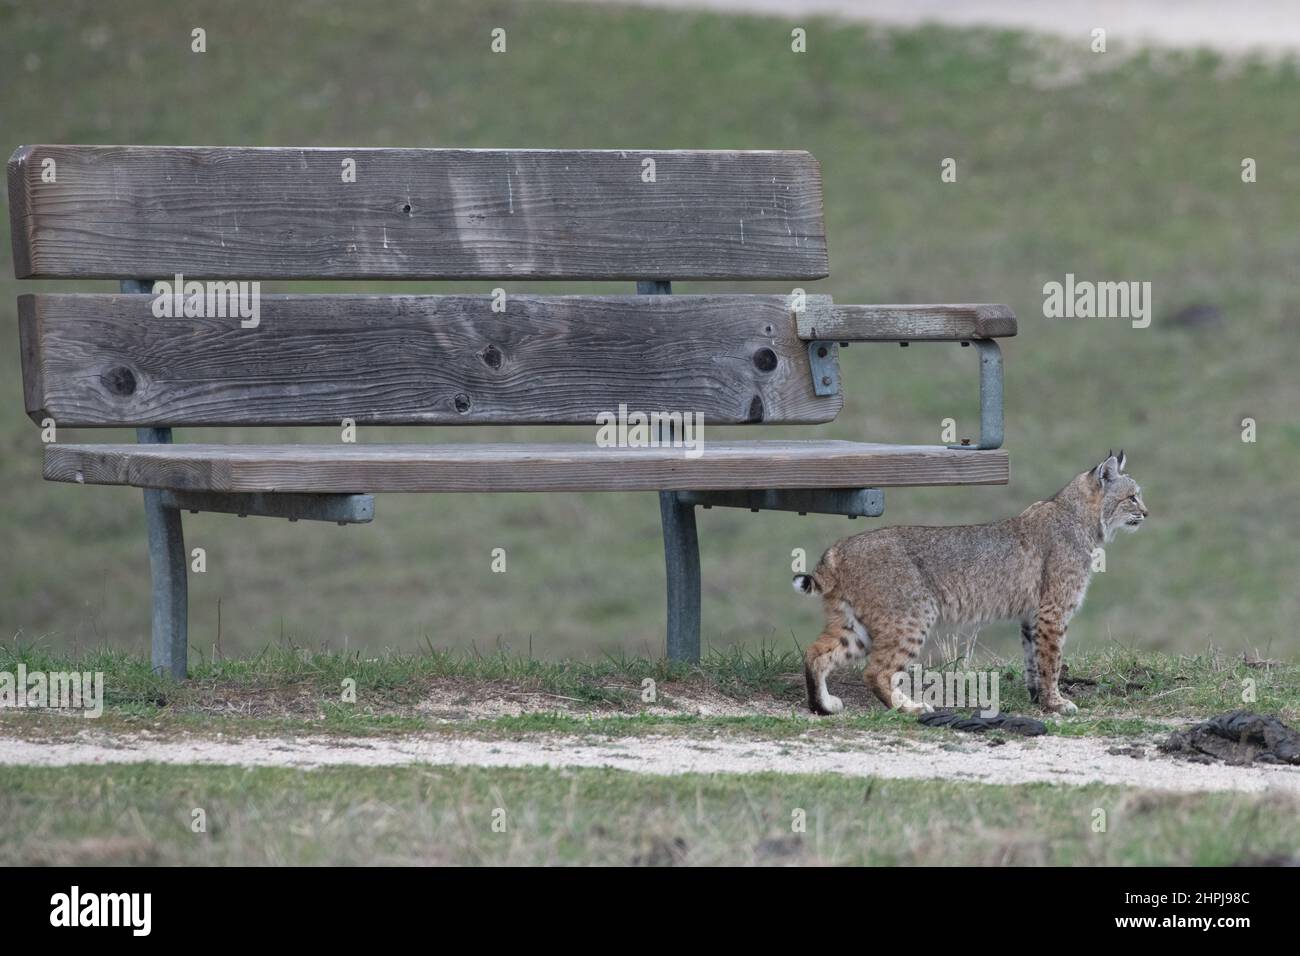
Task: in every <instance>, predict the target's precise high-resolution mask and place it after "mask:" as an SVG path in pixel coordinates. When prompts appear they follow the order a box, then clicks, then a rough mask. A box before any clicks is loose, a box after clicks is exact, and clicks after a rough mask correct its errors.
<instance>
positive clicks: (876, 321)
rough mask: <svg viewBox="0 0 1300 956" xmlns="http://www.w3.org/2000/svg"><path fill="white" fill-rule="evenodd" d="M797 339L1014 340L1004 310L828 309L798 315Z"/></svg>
mask: <svg viewBox="0 0 1300 956" xmlns="http://www.w3.org/2000/svg"><path fill="white" fill-rule="evenodd" d="M798 323H799V338H801V339H805V340H807V341H814V340H816V341H823V342H831V341H834V342H927V341H928V342H968V341H971V340H974V339H998V338H1006V337H1008V336H1012V335H1015V334H1016V315H1015V313H1014V312H1012V311H1011V307H1010V306H1006V305H832V306H830V308H827V309H807V310H805V311H803V312H800V313H798Z"/></svg>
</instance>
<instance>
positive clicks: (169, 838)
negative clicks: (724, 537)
mask: <svg viewBox="0 0 1300 956" xmlns="http://www.w3.org/2000/svg"><path fill="white" fill-rule="evenodd" d="M196 810H202V811H203V817H202V819H203V824H204V827H205V829H204V830H203V831H202V832H195V830H194V821H195V820H196V819H198V818H197V817H196V814H195V811H196ZM1098 810H1100V811H1103V812H1104V819H1105V832H1094V829H1093V826H1094V821H1096V820H1099V819H1101V817H1100V816H1099V815H1098V813H1097V811H1098ZM1298 810H1300V801H1297V800H1296V798H1294V797H1291V796H1281V795H1275V796H1258V795H1251V796H1244V795H1222V794H1206V795H1197V796H1190V795H1174V794H1166V795H1161V794H1145V793H1134V792H1132V791H1128V790H1125V789H1123V788H1114V787H1100V786H1092V787H1081V788H1072V789H1067V790H1065V791H1061V790H1058V789H1056V788H1053V787H1050V786H1045V785H1027V786H1016V787H1009V786H982V787H969V786H967V785H963V784H961V783H958V782H936V781H925V782H917V781H884V780H865V781H864V780H847V779H843V778H839V777H831V776H815V775H809V776H797V777H790V776H781V775H779V774H761V775H753V776H744V777H736V776H730V777H717V776H700V775H683V776H676V777H651V776H639V775H635V776H634V775H630V774H624V773H619V772H616V771H608V770H580V771H559V770H545V769H529V770H517V769H495V770H491V771H488V770H482V769H473V768H472V769H457V770H452V769H415V768H411V769H379V768H365V769H361V768H333V769H321V770H313V771H294V770H280V769H266V768H262V769H255V770H243V769H235V768H229V767H172V766H158V765H136V766H121V767H75V768H69V769H61V770H50V769H40V768H33V769H29V770H26V771H25V772H24V773H23V774H21V775H19V774H5V775H0V830H2V831H3V832H4V833H6V834H7V835H8V836H7V838H6V839H5V840H4V841H3V842H2V843H0V865H5V866H13V865H31V864H64V865H87V864H124V863H125V864H141V863H152V864H171V865H209V864H234V863H237V864H242V865H262V864H275V865H280V864H426V863H427V864H439V863H441V864H447V863H454V864H508V865H537V864H548V865H550V864H575V863H581V864H606V865H633V866H654V865H677V864H686V865H723V864H777V865H782V864H792V863H797V864H931V865H963V864H965V865H973V864H1023V865H1033V864H1054V865H1067V866H1068V865H1100V864H1106V865H1193V864H1195V865H1232V864H1240V863H1260V862H1269V861H1274V860H1280V859H1290V858H1291V857H1292V856H1293V854H1294V852H1295V847H1296V846H1297V844H1298V843H1300V812H1297V811H1298ZM800 811H802V817H803V819H804V821H805V823H804V827H803V832H796V831H795V821H796V820H797V819H798V818H799V816H800ZM494 824H495V825H496V826H495V828H494Z"/></svg>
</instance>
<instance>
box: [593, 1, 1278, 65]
mask: <svg viewBox="0 0 1300 956" xmlns="http://www.w3.org/2000/svg"><path fill="white" fill-rule="evenodd" d="M587 2H598V3H605V4H611V3H623V4H626V3H634V4H635V5H637V6H654V7H665V8H678V9H691V8H694V9H711V10H720V11H728V12H732V13H750V14H756V15H760V16H773V17H780V18H782V19H784V20H790V21H793V20H795V19H797V18H798V17H801V16H802V17H808V16H833V17H838V18H841V19H848V20H875V21H878V22H881V23H889V24H895V25H899V26H914V25H917V24H920V23H942V24H945V25H947V26H954V27H970V26H991V27H1005V28H1009V29H1016V30H1027V31H1029V32H1032V33H1047V34H1054V35H1057V36H1064V37H1072V38H1075V39H1079V41H1080V42H1081V43H1083V44H1085V45H1086V44H1087V43H1088V41H1089V38H1090V36H1091V33H1092V31H1093V30H1094V29H1095V28H1097V27H1102V28H1103V29H1105V30H1106V38H1107V42H1108V43H1113V44H1115V45H1117V46H1141V45H1146V44H1155V45H1158V46H1171V47H1207V48H1209V49H1213V50H1219V51H1221V52H1225V53H1244V52H1247V51H1250V50H1263V51H1268V52H1271V53H1283V52H1293V51H1296V50H1300V4H1297V3H1296V2H1295V0H1233V2H1229V0H1050V2H1042V0H587Z"/></svg>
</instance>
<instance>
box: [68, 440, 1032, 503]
mask: <svg viewBox="0 0 1300 956" xmlns="http://www.w3.org/2000/svg"><path fill="white" fill-rule="evenodd" d="M45 477H46V478H48V479H51V480H53V481H70V482H81V483H86V484H109V485H140V486H144V487H157V488H170V489H173V490H177V491H249V492H277V493H278V492H286V491H289V492H346V493H354V494H355V493H363V492H371V493H373V492H389V491H404V492H419V491H444V492H461V491H487V492H498V491H689V490H701V491H708V490H725V489H733V488H753V489H760V488H863V487H873V488H883V487H891V486H904V485H963V484H1005V483H1006V481H1007V454H1006V452H1004V451H1001V450H998V451H969V450H962V449H952V448H944V447H942V446H929V445H875V444H865V443H862V442H849V441H750V442H738V441H726V442H706V444H705V447H704V452H703V454H702V455H701V456H700V457H698V458H689V457H686V455H685V453H684V451H683V449H681V448H599V447H597V446H595V445H594V444H567V443H566V444H559V443H556V444H447V445H414V444H411V445H351V444H349V445H344V444H339V445H199V444H196V445H57V444H56V445H47V446H46V447H45Z"/></svg>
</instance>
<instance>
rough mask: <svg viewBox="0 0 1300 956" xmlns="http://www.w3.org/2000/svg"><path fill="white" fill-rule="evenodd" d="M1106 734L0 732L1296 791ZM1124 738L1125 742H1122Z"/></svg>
mask: <svg viewBox="0 0 1300 956" xmlns="http://www.w3.org/2000/svg"><path fill="white" fill-rule="evenodd" d="M1118 743H1120V742H1118V741H1114V740H1105V739H1098V738H1078V737H1073V738H1072V737H1040V738H1036V739H1031V740H1010V741H1008V742H1007V743H1005V744H1002V745H1001V746H989V744H988V741H986V740H984V739H983V738H979V737H974V736H967V735H962V736H961V737H960V738H956V737H954V739H953V741H952V742H950V743H945V744H939V743H933V742H930V741H903V740H898V739H877V738H871V739H862V740H856V741H853V740H845V739H838V740H817V741H799V740H793V741H792V740H780V741H773V740H756V739H743V738H739V739H738V738H735V737H730V736H729V737H721V738H717V739H714V740H709V741H700V740H691V739H683V738H680V737H663V736H642V737H618V738H590V737H572V736H537V737H530V738H529V739H527V740H481V739H475V738H469V737H460V738H456V737H448V736H408V737H399V738H365V739H346V740H338V739H330V738H310V737H309V738H297V739H289V738H285V739H277V738H238V739H233V738H224V739H217V740H213V739H208V738H197V737H194V738H179V739H177V738H174V737H169V738H167V739H166V740H150V739H148V738H146V737H142V736H132V735H127V736H120V735H119V736H109V735H104V734H95V733H89V732H88V733H86V734H83V735H82V737H81V738H80V739H79V740H77V741H76V742H41V741H32V740H20V739H14V738H6V737H0V766H10V767H13V766H44V767H62V766H69V765H73V764H123V763H148V762H156V763H166V764H224V765H235V766H241V767H294V768H302V769H310V768H316V767H326V766H340V765H344V766H363V767H388V766H405V765H433V766H448V765H450V766H479V767H533V766H545V767H611V768H615V769H619V770H627V771H632V772H636V773H649V774H678V773H760V772H767V771H775V772H780V773H835V774H842V775H845V776H852V777H868V776H874V777H884V778H892V779H925V778H943V779H946V780H954V781H969V782H977V783H1000V784H1016V783H1034V782H1047V783H1057V784H1068V785H1081V784H1089V783H1106V784H1116V785H1123V786H1132V787H1140V788H1145V789H1152V790H1167V791H1185V792H1192V791H1240V792H1250V793H1260V792H1264V791H1283V792H1289V793H1300V767H1280V766H1254V767H1228V766H1224V765H1205V764H1193V763H1187V762H1185V761H1179V760H1172V759H1169V758H1165V757H1163V756H1158V755H1157V754H1156V751H1155V749H1154V747H1152V746H1150V745H1149V744H1146V745H1142V746H1140V747H1139V748H1138V750H1139V751H1140V752H1142V753H1143V756H1139V757H1133V756H1128V755H1127V754H1112V753H1109V752H1108V750H1110V749H1111V748H1114V747H1116V746H1117V744H1118ZM1129 743H1130V742H1127V741H1126V742H1124V744H1125V746H1128V745H1129Z"/></svg>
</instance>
